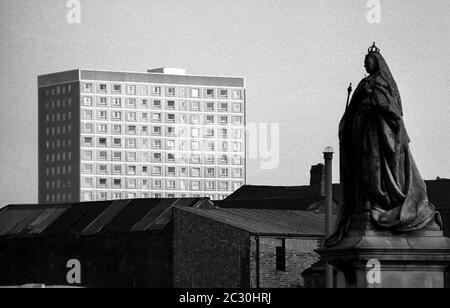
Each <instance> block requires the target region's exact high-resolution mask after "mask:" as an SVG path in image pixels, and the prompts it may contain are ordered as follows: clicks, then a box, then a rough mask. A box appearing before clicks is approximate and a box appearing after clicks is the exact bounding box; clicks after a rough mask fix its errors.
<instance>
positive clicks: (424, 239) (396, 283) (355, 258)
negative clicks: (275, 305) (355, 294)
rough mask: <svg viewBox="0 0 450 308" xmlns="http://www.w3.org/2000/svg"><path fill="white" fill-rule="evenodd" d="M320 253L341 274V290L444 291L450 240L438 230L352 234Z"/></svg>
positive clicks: (339, 285) (449, 254) (354, 232)
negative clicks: (421, 289)
mask: <svg viewBox="0 0 450 308" xmlns="http://www.w3.org/2000/svg"><path fill="white" fill-rule="evenodd" d="M317 253H319V254H320V255H321V257H322V259H323V261H325V262H329V263H330V264H331V265H333V266H334V267H335V268H336V270H337V271H338V279H337V286H336V287H338V288H443V287H444V273H445V271H446V269H447V267H448V266H449V265H450V239H449V238H446V237H444V236H443V233H442V232H441V231H436V230H427V231H416V232H411V233H407V234H392V233H391V232H388V231H374V230H365V231H352V232H349V234H348V236H347V237H345V238H344V239H343V240H342V241H341V242H340V243H339V244H338V245H336V246H333V247H330V248H323V249H319V250H317ZM371 260H372V261H373V260H375V262H369V261H371ZM377 264H379V266H380V267H379V276H377V275H376V273H375V271H376V270H377V268H376V266H377ZM368 276H369V277H368ZM377 278H379V279H377Z"/></svg>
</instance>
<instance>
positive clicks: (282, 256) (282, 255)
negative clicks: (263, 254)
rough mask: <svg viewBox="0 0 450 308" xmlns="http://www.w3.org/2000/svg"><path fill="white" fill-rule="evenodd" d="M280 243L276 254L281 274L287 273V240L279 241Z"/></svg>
mask: <svg viewBox="0 0 450 308" xmlns="http://www.w3.org/2000/svg"><path fill="white" fill-rule="evenodd" d="M278 241H279V242H280V243H279V244H278V245H277V246H276V248H275V253H276V270H277V271H280V272H285V271H286V240H285V239H281V240H278Z"/></svg>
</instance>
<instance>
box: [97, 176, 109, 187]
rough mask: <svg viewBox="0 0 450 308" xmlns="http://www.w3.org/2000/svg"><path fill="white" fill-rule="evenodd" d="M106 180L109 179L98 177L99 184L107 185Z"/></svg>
mask: <svg viewBox="0 0 450 308" xmlns="http://www.w3.org/2000/svg"><path fill="white" fill-rule="evenodd" d="M106 182H107V180H106V179H105V178H101V179H98V186H99V187H106Z"/></svg>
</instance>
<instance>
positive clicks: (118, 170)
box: [113, 165, 122, 174]
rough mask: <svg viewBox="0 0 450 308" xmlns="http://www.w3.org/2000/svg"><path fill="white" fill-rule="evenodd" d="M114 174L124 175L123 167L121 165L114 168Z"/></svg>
mask: <svg viewBox="0 0 450 308" xmlns="http://www.w3.org/2000/svg"><path fill="white" fill-rule="evenodd" d="M113 173H114V174H122V166H121V165H114V166H113Z"/></svg>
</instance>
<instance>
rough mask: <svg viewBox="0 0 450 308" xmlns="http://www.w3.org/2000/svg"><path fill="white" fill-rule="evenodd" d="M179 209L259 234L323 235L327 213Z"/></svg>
mask: <svg viewBox="0 0 450 308" xmlns="http://www.w3.org/2000/svg"><path fill="white" fill-rule="evenodd" d="M177 209H179V210H182V211H186V212H189V213H192V214H196V215H200V216H203V217H206V218H209V219H213V220H216V221H218V222H221V223H225V224H228V225H230V226H234V227H236V228H239V229H242V230H246V231H248V232H250V233H252V234H259V235H287V236H314V237H323V236H324V234H325V216H324V215H323V214H318V213H314V212H305V211H290V210H258V209H194V208H181V207H177Z"/></svg>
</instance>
